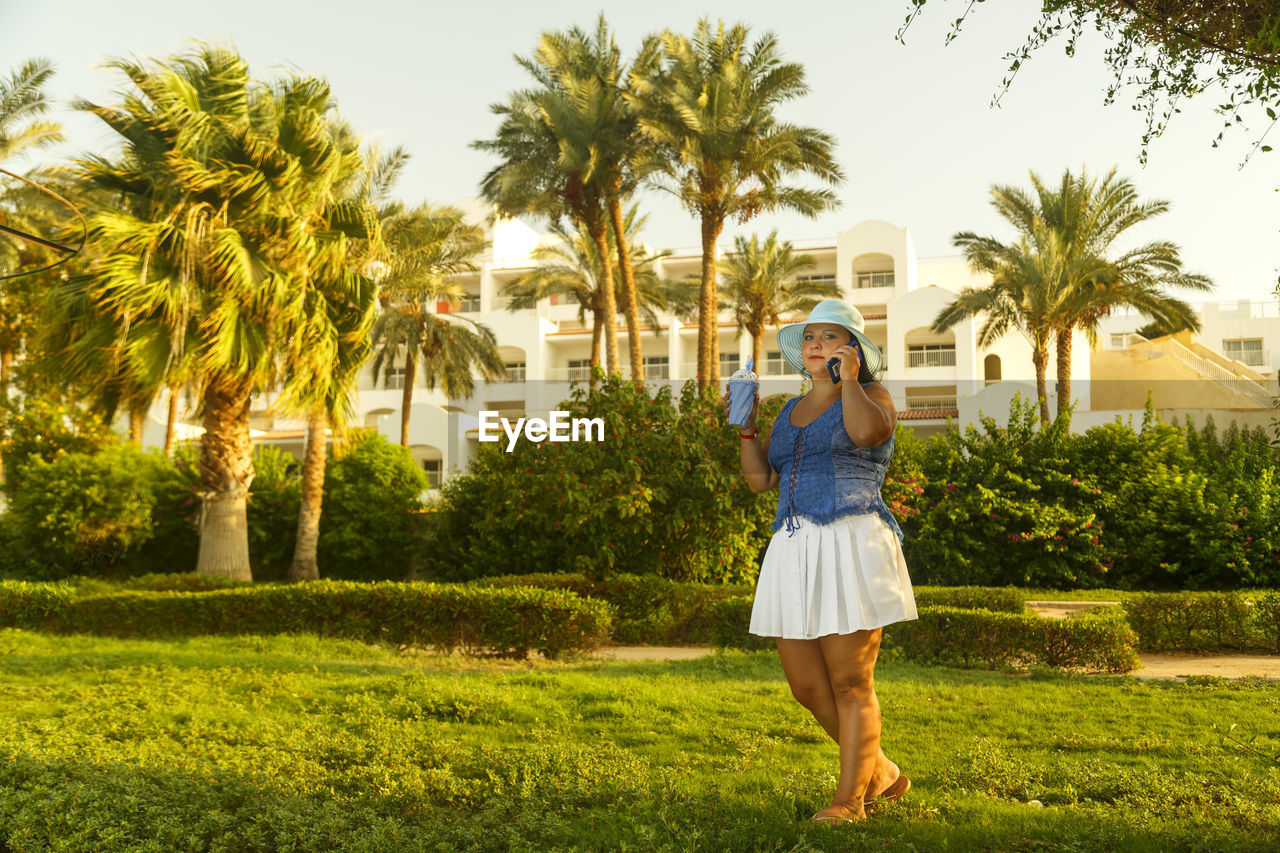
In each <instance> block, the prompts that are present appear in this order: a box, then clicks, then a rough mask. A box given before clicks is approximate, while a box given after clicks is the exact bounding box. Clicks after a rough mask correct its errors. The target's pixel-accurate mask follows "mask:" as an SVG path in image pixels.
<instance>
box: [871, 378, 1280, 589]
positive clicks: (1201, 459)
mask: <svg viewBox="0 0 1280 853" xmlns="http://www.w3.org/2000/svg"><path fill="white" fill-rule="evenodd" d="M1067 427H1068V421H1067V419H1066V418H1060V419H1058V420H1057V421H1055V422H1054V423H1053V424H1051V425H1050V426H1048V427H1045V428H1040V426H1039V424H1038V418H1037V416H1036V414H1035V407H1034V406H1033V405H1031V404H1029V403H1023V402H1022V401H1020V400H1019V399H1018V398H1016V397H1015V399H1014V400H1013V402H1012V405H1011V411H1010V419H1009V425H1008V427H1007V428H1002V427H998V426H997V425H996V424H995V423H994V421H992V420H991V419H989V418H984V419H983V420H982V422H981V428H979V427H977V426H969V427H966V428H965V429H964V430H960V429H959V428H957V427H954V426H952V427H950V428H949V429H948V430H947V432H945V433H943V434H941V435H938V436H934V437H933V438H931V439H930V440H929V441H928V442H921V441H919V440H918V439H914V438H913V437H909V436H908V435H907V434H905V433H904V432H903V431H902V430H900V431H899V432H900V435H899V440H898V445H897V451H896V453H895V457H894V461H893V465H892V466H891V468H890V472H889V477H888V479H887V481H886V484H885V489H884V493H885V496H886V500H888V501H889V502H890V504H891V506H892V507H893V509H894V512H895V513H896V514H897V515H898V518H899V521H900V522H901V524H902V527H903V530H904V533H905V534H906V541H905V543H904V549H905V551H906V557H907V564H908V565H909V566H910V567H911V573H912V577H913V579H915V580H916V581H918V582H919V581H923V582H927V583H932V584H955V583H960V584H980V585H984V586H997V585H1003V584H1014V585H1018V586H1040V587H1049V588H1055V589H1087V588H1095V587H1102V586H1109V587H1118V588H1121V589H1180V588H1181V589H1224V588H1238V587H1258V586H1277V585H1280V544H1277V543H1280V455H1278V454H1277V452H1276V450H1275V449H1273V448H1271V447H1270V446H1269V444H1268V440H1267V436H1266V434H1265V432H1264V431H1262V430H1260V429H1255V430H1239V429H1237V428H1235V426H1234V425H1233V426H1232V427H1231V428H1230V429H1228V430H1227V431H1226V432H1225V433H1224V434H1223V435H1221V436H1220V435H1219V434H1218V433H1217V431H1216V430H1215V429H1214V426H1213V423H1212V421H1211V420H1209V421H1207V422H1206V424H1205V426H1204V427H1203V428H1201V429H1200V430H1196V429H1195V428H1194V427H1192V425H1191V424H1190V423H1189V422H1188V424H1187V425H1186V426H1185V427H1182V426H1178V425H1174V424H1164V423H1161V422H1160V421H1159V420H1158V418H1157V417H1156V415H1155V412H1154V410H1153V409H1152V408H1151V407H1150V406H1148V409H1147V412H1146V415H1145V417H1144V420H1143V423H1142V426H1141V429H1140V430H1138V431H1135V430H1134V429H1133V428H1131V427H1130V426H1128V425H1125V424H1122V423H1119V422H1118V421H1117V422H1115V423H1111V424H1106V425H1103V426H1099V427H1094V428H1092V429H1090V430H1088V431H1087V432H1085V433H1084V434H1083V435H1073V434H1072V433H1071V432H1070V431H1069V430H1068V428H1067Z"/></svg>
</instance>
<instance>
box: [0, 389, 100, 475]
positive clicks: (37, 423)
mask: <svg viewBox="0 0 1280 853" xmlns="http://www.w3.org/2000/svg"><path fill="white" fill-rule="evenodd" d="M56 396H57V395H48V394H44V393H36V394H27V395H26V396H24V397H21V398H5V397H4V396H0V450H2V451H3V453H4V489H5V493H6V494H13V493H15V492H17V491H19V490H21V488H22V484H23V480H24V479H25V476H26V475H25V472H26V467H27V464H28V463H29V462H31V461H33V460H36V459H39V460H42V461H44V462H53V461H55V460H56V459H57V458H58V457H60V456H63V455H65V454H68V453H81V454H90V455H92V454H94V453H96V452H97V451H98V450H99V449H101V448H103V447H105V446H107V445H109V444H112V443H113V442H115V441H116V440H117V437H116V436H115V435H114V434H113V433H112V432H111V427H110V425H108V424H105V423H103V422H102V419H101V418H100V417H98V416H97V415H95V414H94V413H93V412H91V411H90V410H89V409H88V407H87V406H84V405H78V404H74V403H66V402H61V401H59V400H57V399H54V397H56Z"/></svg>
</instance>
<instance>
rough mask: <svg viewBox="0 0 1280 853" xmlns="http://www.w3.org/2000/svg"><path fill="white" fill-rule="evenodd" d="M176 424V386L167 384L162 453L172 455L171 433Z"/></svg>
mask: <svg viewBox="0 0 1280 853" xmlns="http://www.w3.org/2000/svg"><path fill="white" fill-rule="evenodd" d="M177 426H178V386H177V385H171V386H169V416H168V418H166V419H165V424H164V455H165V456H172V455H173V434H174V432H175V430H176V429H177Z"/></svg>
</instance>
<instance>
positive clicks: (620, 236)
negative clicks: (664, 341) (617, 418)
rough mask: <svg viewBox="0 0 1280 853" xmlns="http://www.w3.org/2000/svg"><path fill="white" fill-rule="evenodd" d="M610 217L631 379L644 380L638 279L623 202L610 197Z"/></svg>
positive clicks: (613, 196)
mask: <svg viewBox="0 0 1280 853" xmlns="http://www.w3.org/2000/svg"><path fill="white" fill-rule="evenodd" d="M609 216H610V218H611V219H612V220H613V236H614V237H615V238H616V239H617V242H618V271H619V273H620V274H621V276H620V277H621V279H622V310H623V312H624V313H625V314H626V315H627V348H628V349H629V350H630V351H631V353H630V354H631V378H632V379H636V380H639V379H643V378H644V356H643V355H642V354H641V350H640V309H639V308H638V307H637V296H636V277H635V271H634V270H633V269H632V268H631V251H630V249H629V247H628V246H627V235H626V231H625V230H623V222H622V202H620V201H619V200H618V197H617V196H616V195H611V196H610V197H609Z"/></svg>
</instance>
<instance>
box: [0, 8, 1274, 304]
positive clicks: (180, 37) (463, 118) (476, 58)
mask: <svg viewBox="0 0 1280 853" xmlns="http://www.w3.org/2000/svg"><path fill="white" fill-rule="evenodd" d="M966 5H968V4H967V2H959V0H949V2H943V0H933V2H931V3H929V4H928V6H926V7H925V9H926V11H925V12H924V14H923V15H922V16H921V17H919V18H918V19H917V20H916V21H915V22H914V23H913V24H912V25H911V27H910V29H909V30H908V31H907V33H906V37H905V39H904V40H903V41H897V40H895V34H896V33H897V32H898V30H899V28H900V27H901V25H902V23H903V21H904V20H905V18H906V16H907V14H908V13H909V11H910V3H909V2H908V0H877V2H875V3H866V2H864V3H847V4H843V7H839V6H833V5H831V4H812V3H802V2H790V3H776V2H760V0H738V2H734V3H705V2H704V3H702V4H700V5H699V4H692V3H688V2H670V1H669V0H648V1H647V2H644V3H625V4H622V3H605V4H603V5H602V6H599V7H590V6H585V5H583V4H581V3H568V2H560V0H543V2H538V3H529V2H499V1H498V0H489V2H471V3H456V2H450V3H440V2H390V0H364V2H361V3H358V4H353V3H350V2H344V3H341V4H339V3H334V2H328V0H311V2H307V3H302V2H296V0H257V2H246V0H219V2H217V3H196V2H190V0H165V1H164V2H162V1H161V0H113V2H111V3H109V4H108V3H100V2H94V3H89V2H79V0H76V1H75V2H72V0H41V2H38V3H37V2H27V0H0V57H3V58H4V59H3V61H0V74H8V73H10V72H11V71H12V69H13V68H14V67H16V66H17V65H18V64H19V63H20V62H21V61H23V60H24V59H26V58H29V57H33V56H42V57H46V58H48V59H51V60H52V61H53V62H54V64H55V65H56V67H57V75H56V76H55V78H54V80H53V81H52V84H51V86H50V87H49V91H50V93H51V94H52V96H53V97H54V98H55V99H57V101H58V103H59V107H58V109H57V110H56V113H55V116H54V117H55V118H56V119H57V120H59V121H61V122H63V123H64V125H65V126H66V129H67V134H68V136H69V140H68V143H67V144H65V145H63V146H61V147H60V148H58V149H56V150H55V151H54V152H53V154H55V155H57V156H61V157H74V156H77V155H78V154H80V153H83V152H96V153H103V152H106V151H108V150H110V148H111V146H112V145H113V142H112V140H111V134H110V133H109V132H107V131H106V130H105V128H104V127H103V126H102V125H101V124H100V122H98V120H97V119H95V118H93V117H91V116H87V115H85V114H82V113H77V112H75V111H74V110H73V109H71V107H70V101H71V99H72V98H74V97H82V98H87V99H89V100H91V101H98V102H101V101H106V102H114V101H116V100H118V99H119V97H118V95H117V94H116V93H117V92H119V91H120V90H121V89H122V88H123V80H122V79H121V78H120V77H119V76H118V75H115V74H114V73H113V72H110V71H108V70H107V69H105V68H103V67H102V62H103V60H104V59H106V58H108V57H113V56H143V57H154V58H163V57H166V56H170V55H173V54H175V53H178V52H181V51H182V50H184V49H185V48H186V47H188V46H189V45H190V42H191V40H192V39H201V40H206V41H215V42H220V43H223V44H233V45H234V46H235V47H236V48H237V49H238V50H239V51H240V52H241V54H242V55H243V56H244V57H245V59H246V60H247V61H248V62H249V63H250V65H251V67H252V68H253V70H254V72H255V74H256V75H257V76H259V77H262V78H269V77H272V76H275V75H278V74H283V73H287V72H305V73H306V74H310V75H317V76H322V77H324V78H325V79H327V80H328V81H329V83H330V85H331V87H332V90H333V93H334V95H335V96H336V98H337V101H338V107H339V110H340V112H341V113H342V114H343V115H344V117H346V118H347V119H348V120H349V121H350V122H351V123H352V124H354V126H355V127H356V128H358V129H359V130H360V131H361V132H362V133H363V134H364V136H365V138H366V139H368V140H369V141H376V142H378V143H379V144H381V145H383V146H384V147H392V146H396V145H400V146H404V147H405V148H406V149H407V150H408V151H409V153H410V155H411V158H412V159H411V160H410V163H409V165H408V167H407V168H406V170H405V172H404V175H403V177H402V178H401V181H400V183H399V185H398V187H397V191H398V194H399V195H400V196H401V197H402V198H403V199H404V200H405V201H406V202H408V203H410V204H413V203H417V202H419V201H431V202H436V203H441V202H457V201H460V200H463V199H466V198H470V197H474V196H475V195H476V194H477V192H478V185H479V182H480V179H481V177H482V176H483V175H484V173H485V172H486V171H487V170H488V169H490V168H491V167H492V166H493V165H494V160H493V158H492V157H491V155H488V154H484V153H482V152H479V151H475V150H473V149H472V148H471V147H470V143H471V142H473V141H474V140H477V139H482V138H487V137H490V136H491V135H492V134H493V133H494V132H495V130H496V128H497V119H496V117H495V116H494V115H493V114H492V113H491V112H490V110H489V105H490V104H492V103H494V102H496V101H500V100H502V99H504V98H505V97H506V95H507V94H508V93H509V92H511V91H512V90H514V89H516V88H519V87H522V86H524V85H527V83H528V79H527V77H526V75H525V72H524V71H523V70H522V69H521V68H520V67H519V66H518V65H517V64H516V63H515V61H514V59H513V56H514V55H516V54H521V55H527V54H529V53H530V51H531V50H532V48H533V47H534V45H535V44H536V41H537V38H538V35H539V34H540V33H541V32H542V31H544V30H554V29H564V28H566V27H569V26H574V25H577V26H581V27H583V28H590V27H593V26H594V22H595V18H596V16H597V14H599V12H601V11H603V12H604V14H605V16H606V18H607V19H608V21H609V23H610V25H611V27H612V28H613V30H614V31H615V33H616V36H617V39H618V43H619V45H620V47H622V49H623V50H624V53H625V54H626V55H631V54H632V53H634V50H635V48H636V46H638V44H639V42H640V40H641V39H642V38H643V37H644V36H645V35H647V34H649V33H652V32H655V31H660V30H663V29H672V30H676V31H680V32H691V31H692V30H693V28H694V26H695V25H696V22H697V19H698V18H699V17H701V16H702V15H707V16H709V17H711V18H712V19H713V20H714V19H718V18H723V19H724V20H725V21H727V22H730V23H732V22H737V21H742V22H745V23H747V24H748V25H749V26H750V27H751V28H752V32H753V34H759V33H762V32H764V31H766V30H768V31H772V32H774V33H776V34H777V36H778V38H779V44H780V46H781V49H782V51H783V53H784V54H785V56H786V58H787V59H788V60H791V61H796V62H800V63H802V64H803V65H804V67H805V71H806V80H807V82H808V85H809V87H810V93H809V94H808V95H807V96H806V97H804V98H802V99H799V100H796V101H793V102H791V103H788V104H786V105H784V106H783V107H782V108H781V110H780V116H781V117H782V118H783V119H784V120H786V121H790V122H793V123H797V124H803V125H809V126H813V127H817V128H820V129H822V130H825V131H827V132H828V133H831V134H832V135H833V136H834V137H835V138H836V140H837V148H836V156H837V158H838V161H839V163H840V164H841V166H842V168H843V169H844V172H845V175H846V180H845V182H844V183H843V184H841V185H840V186H839V187H838V188H836V192H837V195H838V196H839V199H840V202H841V204H840V206H839V208H838V209H837V210H836V211H834V212H830V213H826V214H823V215H821V216H819V217H818V218H815V219H809V218H805V217H802V216H799V215H794V214H790V215H770V214H766V215H763V216H760V217H758V218H756V219H754V220H752V221H750V222H748V223H745V224H741V225H740V224H736V223H733V224H730V226H729V227H728V228H727V229H726V234H725V237H723V238H722V240H724V241H725V242H724V245H725V246H728V245H731V240H732V237H733V235H735V234H750V233H754V232H758V233H761V234H767V233H768V232H769V231H770V230H772V229H775V228H776V229H777V230H778V232H779V235H780V236H781V237H782V238H784V239H790V240H795V241H797V242H799V241H804V240H813V239H821V238H827V239H830V238H833V237H834V236H835V234H836V233H838V232H840V231H843V230H845V229H847V228H849V227H851V226H853V225H854V224H856V223H858V222H861V221H863V220H867V219H882V220H886V221H888V222H891V223H893V224H895V225H898V226H906V227H907V228H908V229H909V230H910V232H911V237H912V241H913V244H914V247H915V250H916V253H917V255H918V256H919V257H922V258H925V257H939V256H954V255H955V254H956V249H955V248H954V246H953V245H952V242H951V237H952V235H954V234H955V233H956V232H958V231H976V232H978V233H980V234H990V235H993V236H995V237H997V238H999V239H1002V240H1008V239H1012V238H1013V232H1012V230H1011V227H1010V226H1009V225H1008V224H1007V223H1005V222H1004V221H1003V220H1002V219H1000V217H999V216H998V215H997V214H996V213H995V212H994V211H993V210H992V209H991V207H990V196H989V191H990V188H991V186H992V185H994V184H1006V185H1014V186H1021V187H1024V188H1027V189H1030V181H1029V178H1028V175H1029V172H1031V171H1034V172H1036V173H1037V174H1039V175H1040V176H1041V177H1043V178H1045V179H1046V180H1049V181H1054V180H1056V179H1058V178H1060V177H1061V175H1062V173H1063V171H1064V170H1066V169H1071V170H1072V171H1073V172H1077V173H1078V172H1079V170H1080V169H1081V168H1084V169H1087V170H1088V172H1089V173H1090V174H1094V175H1101V174H1105V173H1106V172H1107V171H1109V170H1110V169H1112V168H1116V169H1117V170H1118V174H1119V175H1121V176H1123V177H1127V178H1130V179H1131V180H1132V181H1133V182H1134V184H1135V186H1136V187H1137V189H1138V191H1139V194H1140V197H1141V198H1142V199H1144V200H1156V199H1162V200H1165V201H1167V202H1169V204H1170V210H1169V212H1168V213H1166V214H1164V215H1163V216H1161V217H1159V218H1157V219H1155V220H1153V221H1151V222H1149V223H1146V224H1144V225H1143V226H1141V227H1140V228H1138V229H1135V230H1134V232H1133V240H1132V241H1131V242H1130V243H1128V244H1124V245H1122V247H1121V248H1127V247H1130V246H1132V245H1136V244H1137V243H1141V242H1146V241H1149V240H1172V241H1174V242H1175V243H1177V244H1178V245H1179V246H1180V247H1181V251H1182V257H1183V259H1184V262H1185V265H1186V269H1187V270H1188V271H1191V272H1197V273H1201V274H1204V275H1207V276H1209V277H1210V278H1211V279H1212V280H1213V281H1214V283H1215V290H1214V291H1213V292H1212V293H1211V294H1207V295H1200V294H1194V293H1186V292H1183V293H1180V294H1179V295H1181V296H1183V297H1184V298H1187V299H1189V300H1190V301H1192V302H1199V301H1202V300H1204V299H1210V300H1235V299H1255V300H1260V299H1274V298H1275V296H1274V294H1273V290H1274V288H1275V286H1276V277H1277V268H1278V267H1280V191H1277V190H1278V188H1280V152H1277V153H1270V154H1257V155H1255V156H1254V157H1253V158H1252V159H1251V160H1249V162H1248V163H1246V164H1244V165H1243V167H1242V162H1243V161H1244V160H1245V158H1246V155H1247V154H1248V153H1249V150H1250V148H1252V147H1253V143H1254V142H1255V141H1256V139H1257V137H1258V136H1259V135H1260V134H1261V133H1262V132H1264V131H1265V130H1266V129H1267V127H1266V125H1267V122H1266V121H1265V120H1263V119H1262V117H1261V115H1259V116H1257V117H1256V118H1255V119H1254V126H1252V127H1248V128H1247V129H1245V130H1243V131H1240V132H1232V133H1228V135H1227V137H1226V138H1225V140H1224V141H1223V143H1222V144H1221V145H1220V147H1218V148H1216V149H1215V148H1213V147H1212V142H1213V139H1214V138H1215V137H1216V136H1217V134H1218V131H1219V129H1220V128H1221V125H1222V122H1223V119H1222V117H1221V116H1219V115H1217V114H1216V113H1215V112H1214V106H1215V105H1216V104H1218V103H1221V102H1222V100H1223V99H1222V98H1220V97H1216V95H1215V93H1213V92H1209V93H1206V94H1205V95H1202V96H1200V97H1199V98H1196V99H1192V100H1190V101H1187V102H1185V103H1183V104H1182V105H1181V108H1182V112H1181V114H1179V115H1176V116H1175V117H1174V121H1173V122H1172V124H1171V126H1170V128H1169V129H1168V131H1167V132H1166V133H1165V134H1164V136H1162V137H1160V138H1159V139H1157V140H1155V141H1154V142H1153V143H1152V144H1151V146H1150V149H1149V156H1148V162H1147V164H1146V165H1145V167H1144V166H1142V165H1141V164H1140V162H1139V153H1140V149H1141V136H1142V133H1143V131H1144V129H1145V122H1146V119H1145V115H1144V114H1143V113H1141V112H1137V111H1135V110H1134V109H1132V101H1131V100H1130V99H1128V98H1126V97H1125V96H1124V95H1122V96H1121V98H1120V99H1119V100H1118V101H1117V103H1116V104H1113V105H1111V106H1107V105H1105V104H1104V94H1105V91H1106V88H1107V85H1108V83H1109V82H1110V80H1111V72H1110V71H1109V70H1107V68H1106V66H1105V65H1104V63H1103V51H1104V49H1105V47H1106V42H1105V41H1104V40H1103V38H1102V37H1101V36H1099V35H1097V34H1095V33H1087V34H1086V36H1085V37H1084V38H1083V39H1082V40H1081V42H1080V44H1079V45H1078V47H1077V51H1076V55H1075V57H1074V58H1068V57H1066V56H1065V54H1064V51H1063V49H1062V46H1061V44H1050V45H1049V46H1048V47H1047V48H1044V49H1042V50H1041V51H1040V52H1039V53H1037V54H1036V55H1035V57H1034V58H1033V60H1032V61H1031V62H1029V63H1026V64H1024V65H1023V67H1022V69H1021V70H1020V71H1019V73H1018V76H1017V78H1016V80H1015V81H1014V84H1013V86H1012V88H1011V89H1010V90H1009V91H1008V93H1006V94H1005V95H1004V97H1003V99H1002V101H1001V104H1000V106H999V107H992V106H991V101H992V98H993V96H994V95H995V94H996V92H997V90H998V89H999V87H1000V82H1001V80H1002V79H1003V77H1004V75H1005V72H1006V69H1007V67H1008V64H1009V63H1008V60H1006V59H1005V58H1004V56H1005V54H1006V53H1008V52H1009V51H1011V50H1013V49H1015V48H1016V47H1018V46H1019V45H1020V44H1021V42H1022V40H1023V38H1024V37H1025V36H1026V34H1027V33H1029V32H1030V30H1031V27H1032V26H1033V25H1034V24H1035V22H1036V20H1037V18H1038V13H1037V12H1036V8H1035V7H1036V6H1038V5H1039V4H1034V3H1021V4H1018V3H999V4H995V3H992V4H984V5H980V6H977V7H976V9H975V11H974V12H973V13H972V14H971V15H970V16H969V19H968V21H967V22H966V24H965V26H964V30H963V32H962V33H961V35H960V37H959V38H957V39H956V40H954V41H953V42H952V43H951V44H950V45H946V44H945V43H944V42H945V36H946V33H947V31H948V29H949V27H950V23H951V21H952V20H954V19H955V18H957V17H959V14H960V12H961V11H962V10H963V8H964V7H965V6H966ZM1269 141H1270V140H1269ZM1276 147H1277V148H1280V145H1277V146H1276ZM10 168H12V164H11V165H10ZM639 201H640V203H641V207H642V209H643V210H644V211H645V212H647V213H648V214H649V220H648V225H647V227H646V229H645V232H644V239H645V240H646V241H647V242H649V243H650V244H652V245H655V246H659V247H668V248H675V247H693V246H696V245H697V244H698V240H699V230H698V223H697V221H696V220H695V219H694V218H693V217H692V216H691V215H690V214H689V213H688V212H686V211H685V210H683V209H682V208H681V207H680V206H679V205H678V204H677V203H676V202H675V201H674V200H673V199H672V198H671V197H669V196H667V195H664V194H661V193H656V192H653V193H646V194H643V195H641V196H640V198H639Z"/></svg>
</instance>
